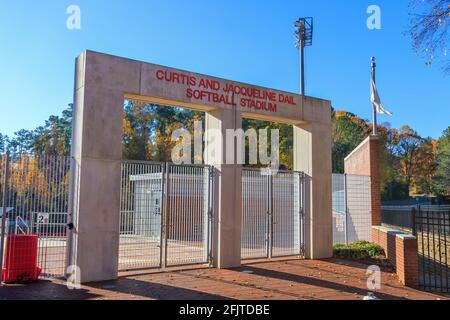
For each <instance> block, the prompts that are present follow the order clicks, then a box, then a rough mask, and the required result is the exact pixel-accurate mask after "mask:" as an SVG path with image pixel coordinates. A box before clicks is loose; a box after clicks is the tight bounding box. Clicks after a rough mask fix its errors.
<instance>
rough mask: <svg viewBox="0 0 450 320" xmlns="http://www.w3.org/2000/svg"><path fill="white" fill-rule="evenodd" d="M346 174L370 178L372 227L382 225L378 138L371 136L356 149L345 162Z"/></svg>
mask: <svg viewBox="0 0 450 320" xmlns="http://www.w3.org/2000/svg"><path fill="white" fill-rule="evenodd" d="M344 166H345V173H346V174H350V175H360V176H370V198H371V199H370V202H371V217H372V225H373V226H380V225H381V191H380V171H379V170H380V169H379V147H378V136H369V137H367V139H365V140H364V141H363V142H361V144H360V145H359V146H358V147H356V149H355V150H353V151H352V152H351V153H350V154H349V155H348V156H347V157H346V158H345V162H344Z"/></svg>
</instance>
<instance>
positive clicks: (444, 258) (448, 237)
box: [382, 205, 450, 293]
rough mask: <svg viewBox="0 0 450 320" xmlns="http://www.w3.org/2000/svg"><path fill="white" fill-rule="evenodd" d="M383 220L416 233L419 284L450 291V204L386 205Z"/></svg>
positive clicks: (443, 291) (432, 288) (429, 289)
mask: <svg viewBox="0 0 450 320" xmlns="http://www.w3.org/2000/svg"><path fill="white" fill-rule="evenodd" d="M382 222H383V224H384V225H387V226H391V227H395V228H396V229H400V230H402V231H405V232H408V233H411V234H413V235H415V236H416V237H417V244H418V256H419V284H420V288H421V289H423V290H426V291H432V292H438V293H449V292H450V286H449V283H450V268H449V264H450V206H434V205H415V206H383V207H382Z"/></svg>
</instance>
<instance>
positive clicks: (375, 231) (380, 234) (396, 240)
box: [372, 226, 419, 288]
mask: <svg viewBox="0 0 450 320" xmlns="http://www.w3.org/2000/svg"><path fill="white" fill-rule="evenodd" d="M372 241H373V242H374V243H376V244H378V245H380V246H381V247H382V248H383V249H384V251H385V252H386V257H387V259H388V260H389V261H390V262H391V263H392V264H393V265H394V266H395V270H396V273H397V276H398V278H399V279H400V281H401V282H402V283H403V284H404V285H406V286H408V287H412V288H418V287H419V258H418V254H417V238H416V237H414V236H411V235H408V234H405V233H403V232H401V231H398V230H394V229H389V228H385V227H380V226H373V227H372Z"/></svg>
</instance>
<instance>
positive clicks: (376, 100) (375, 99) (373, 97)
mask: <svg viewBox="0 0 450 320" xmlns="http://www.w3.org/2000/svg"><path fill="white" fill-rule="evenodd" d="M370 101H371V102H372V105H373V106H374V108H375V110H377V112H378V113H380V114H387V115H388V116H392V112H390V111H389V110H386V109H385V108H383V105H382V104H381V100H380V96H379V95H378V90H377V86H376V85H375V82H374V81H373V78H371V80H370Z"/></svg>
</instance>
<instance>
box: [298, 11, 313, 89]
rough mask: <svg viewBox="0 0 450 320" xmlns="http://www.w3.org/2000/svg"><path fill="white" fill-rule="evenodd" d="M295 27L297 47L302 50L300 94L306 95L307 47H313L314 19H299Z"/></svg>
mask: <svg viewBox="0 0 450 320" xmlns="http://www.w3.org/2000/svg"><path fill="white" fill-rule="evenodd" d="M294 26H295V46H296V47H297V48H298V49H299V50H300V93H301V94H302V95H305V47H309V46H312V41H313V18H312V17H307V18H299V19H298V20H297V21H295V23H294Z"/></svg>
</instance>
